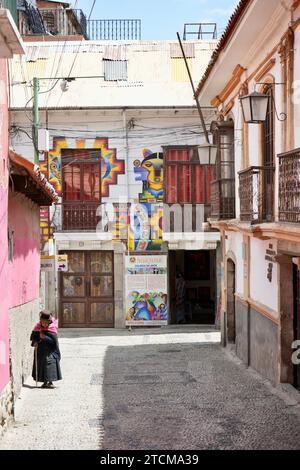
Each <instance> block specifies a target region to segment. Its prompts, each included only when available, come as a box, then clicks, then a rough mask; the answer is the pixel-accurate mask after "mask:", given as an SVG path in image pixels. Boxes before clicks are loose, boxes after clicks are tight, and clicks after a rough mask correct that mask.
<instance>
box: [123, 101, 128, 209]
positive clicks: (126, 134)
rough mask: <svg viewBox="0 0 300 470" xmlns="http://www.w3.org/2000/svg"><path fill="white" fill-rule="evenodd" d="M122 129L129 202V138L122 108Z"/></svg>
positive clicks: (124, 112) (124, 111) (125, 116)
mask: <svg viewBox="0 0 300 470" xmlns="http://www.w3.org/2000/svg"><path fill="white" fill-rule="evenodd" d="M122 115H123V127H124V146H125V154H126V170H125V171H126V198H127V202H129V138H128V126H127V115H126V108H123V111H122Z"/></svg>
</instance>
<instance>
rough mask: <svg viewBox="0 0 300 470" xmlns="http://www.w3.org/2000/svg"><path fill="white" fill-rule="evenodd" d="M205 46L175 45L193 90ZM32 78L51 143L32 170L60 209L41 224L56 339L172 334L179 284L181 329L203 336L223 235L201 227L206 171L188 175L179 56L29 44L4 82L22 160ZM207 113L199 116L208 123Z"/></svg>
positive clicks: (197, 131)
mask: <svg viewBox="0 0 300 470" xmlns="http://www.w3.org/2000/svg"><path fill="white" fill-rule="evenodd" d="M215 46H216V42H215V41H211V42H209V41H195V42H193V41H186V42H185V44H184V48H185V52H186V56H187V60H188V63H189V66H190V68H191V72H192V75H193V77H194V79H196V77H199V75H202V73H203V72H204V70H205V68H206V66H207V63H208V61H209V59H210V57H211V54H212V51H213V50H214V48H215ZM34 77H38V78H39V85H40V89H39V110H40V119H39V120H40V127H41V128H46V129H48V131H49V134H50V149H49V152H41V153H40V166H41V168H42V170H43V171H44V172H45V174H47V175H48V178H49V181H50V182H51V184H52V185H53V186H54V187H55V189H56V191H57V193H58V194H59V196H60V204H58V205H56V206H55V207H52V208H51V210H50V212H48V211H47V210H45V211H44V212H42V215H41V229H42V233H43V251H44V255H45V256H48V257H49V258H45V259H44V261H45V264H46V265H47V264H48V269H49V272H48V273H46V274H45V278H46V279H47V280H46V282H44V290H45V299H46V300H45V303H46V307H48V308H49V309H51V310H52V311H54V312H56V314H57V315H58V317H59V319H60V323H61V326H65V327H78V328H79V327H96V328H99V327H116V328H124V327H125V326H126V325H132V324H133V325H145V324H146V325H164V324H167V323H176V322H178V321H179V318H178V315H177V313H176V312H177V310H178V309H177V307H176V278H177V277H178V274H179V272H180V273H182V274H183V275H184V277H185V281H186V290H187V297H186V302H187V309H188V311H189V318H188V320H189V321H192V322H198V323H201V322H209V323H214V321H215V311H216V310H217V305H218V298H219V292H218V288H217V278H218V274H220V273H218V270H217V266H218V263H217V256H219V252H220V250H219V251H217V248H218V246H219V241H220V234H219V233H218V231H217V230H212V231H211V232H209V231H207V228H206V227H205V226H204V228H205V230H206V231H203V226H202V223H204V222H205V221H206V220H207V217H208V216H209V214H210V184H209V181H210V179H211V177H212V168H211V166H210V165H203V164H201V163H199V157H198V149H197V148H198V145H200V144H201V143H202V142H203V130H202V128H201V123H200V118H199V115H198V111H197V108H196V107H195V103H194V100H193V96H192V91H191V86H190V83H189V81H188V76H187V72H186V69H185V64H184V61H183V58H182V55H181V51H180V48H179V45H178V43H177V42H175V41H161V42H140V41H131V42H121V43H110V42H107V41H106V42H104V43H100V42H94V41H82V42H68V43H62V42H57V43H52V42H51V43H31V44H30V45H28V46H27V47H26V58H25V59H21V58H20V59H18V60H15V61H14V63H13V65H12V70H11V85H12V93H11V136H12V144H13V146H14V148H15V149H16V151H18V152H20V153H22V155H24V156H26V157H27V158H29V159H32V158H33V153H34V148H33V144H32V139H31V129H32V122H31V107H32V103H31V97H32V88H31V86H32V79H33V78H34ZM64 79H65V80H64ZM213 113H214V110H213V109H212V108H211V106H208V107H207V109H204V114H205V119H206V121H207V122H210V121H211V120H212V117H213ZM169 208H171V211H170V215H167V213H168V214H169ZM173 214H175V215H173ZM96 228H97V230H96ZM217 253H218V254H217ZM53 256H55V257H56V263H53V259H54V258H53ZM58 256H61V259H60V260H59V259H58ZM59 263H61V264H62V266H63V267H62V269H63V270H64V272H57V267H58V264H59ZM49 266H50V267H49ZM181 320H182V321H185V319H181ZM181 320H180V321H181Z"/></svg>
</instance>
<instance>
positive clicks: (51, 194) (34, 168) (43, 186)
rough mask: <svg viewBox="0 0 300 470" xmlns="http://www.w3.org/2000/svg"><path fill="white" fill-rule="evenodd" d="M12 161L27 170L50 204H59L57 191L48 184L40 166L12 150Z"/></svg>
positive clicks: (10, 153)
mask: <svg viewBox="0 0 300 470" xmlns="http://www.w3.org/2000/svg"><path fill="white" fill-rule="evenodd" d="M9 159H10V161H11V162H12V163H13V164H15V165H17V166H18V167H21V168H22V169H24V170H26V172H27V173H28V175H29V176H30V178H31V179H32V180H33V181H34V183H35V184H36V186H37V187H38V189H39V190H40V191H41V192H42V193H43V194H44V196H46V198H47V199H49V200H50V201H49V202H51V201H52V202H58V195H57V194H56V192H55V189H54V188H53V186H51V184H50V183H49V182H48V180H47V178H46V177H45V176H44V175H43V174H42V173H41V171H40V169H39V167H38V165H34V164H33V163H32V162H30V161H29V160H27V159H26V158H24V157H22V156H21V155H19V154H17V153H16V152H14V151H13V150H12V149H10V150H9Z"/></svg>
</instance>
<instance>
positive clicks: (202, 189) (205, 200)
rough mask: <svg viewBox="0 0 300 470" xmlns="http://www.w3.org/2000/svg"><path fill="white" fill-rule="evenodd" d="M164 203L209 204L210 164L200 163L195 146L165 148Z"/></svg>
mask: <svg viewBox="0 0 300 470" xmlns="http://www.w3.org/2000/svg"><path fill="white" fill-rule="evenodd" d="M164 160H165V165H166V203H168V204H172V203H178V204H209V203H210V198H211V190H210V184H211V180H212V166H211V165H200V163H199V158H198V150H197V147H174V148H166V149H165V154H164Z"/></svg>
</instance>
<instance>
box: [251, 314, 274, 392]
mask: <svg viewBox="0 0 300 470" xmlns="http://www.w3.org/2000/svg"><path fill="white" fill-rule="evenodd" d="M278 330H279V327H278V325H276V324H275V323H274V322H272V321H271V320H269V319H268V318H267V317H265V316H264V315H261V314H260V313H258V312H257V311H256V310H255V309H254V308H252V307H251V309H250V366H251V367H253V369H255V370H256V371H257V372H259V373H260V374H261V375H262V376H263V377H265V378H267V379H269V380H270V381H271V382H272V383H273V384H275V385H276V384H278V383H279V381H280V380H279V344H280V343H279V331H278Z"/></svg>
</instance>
